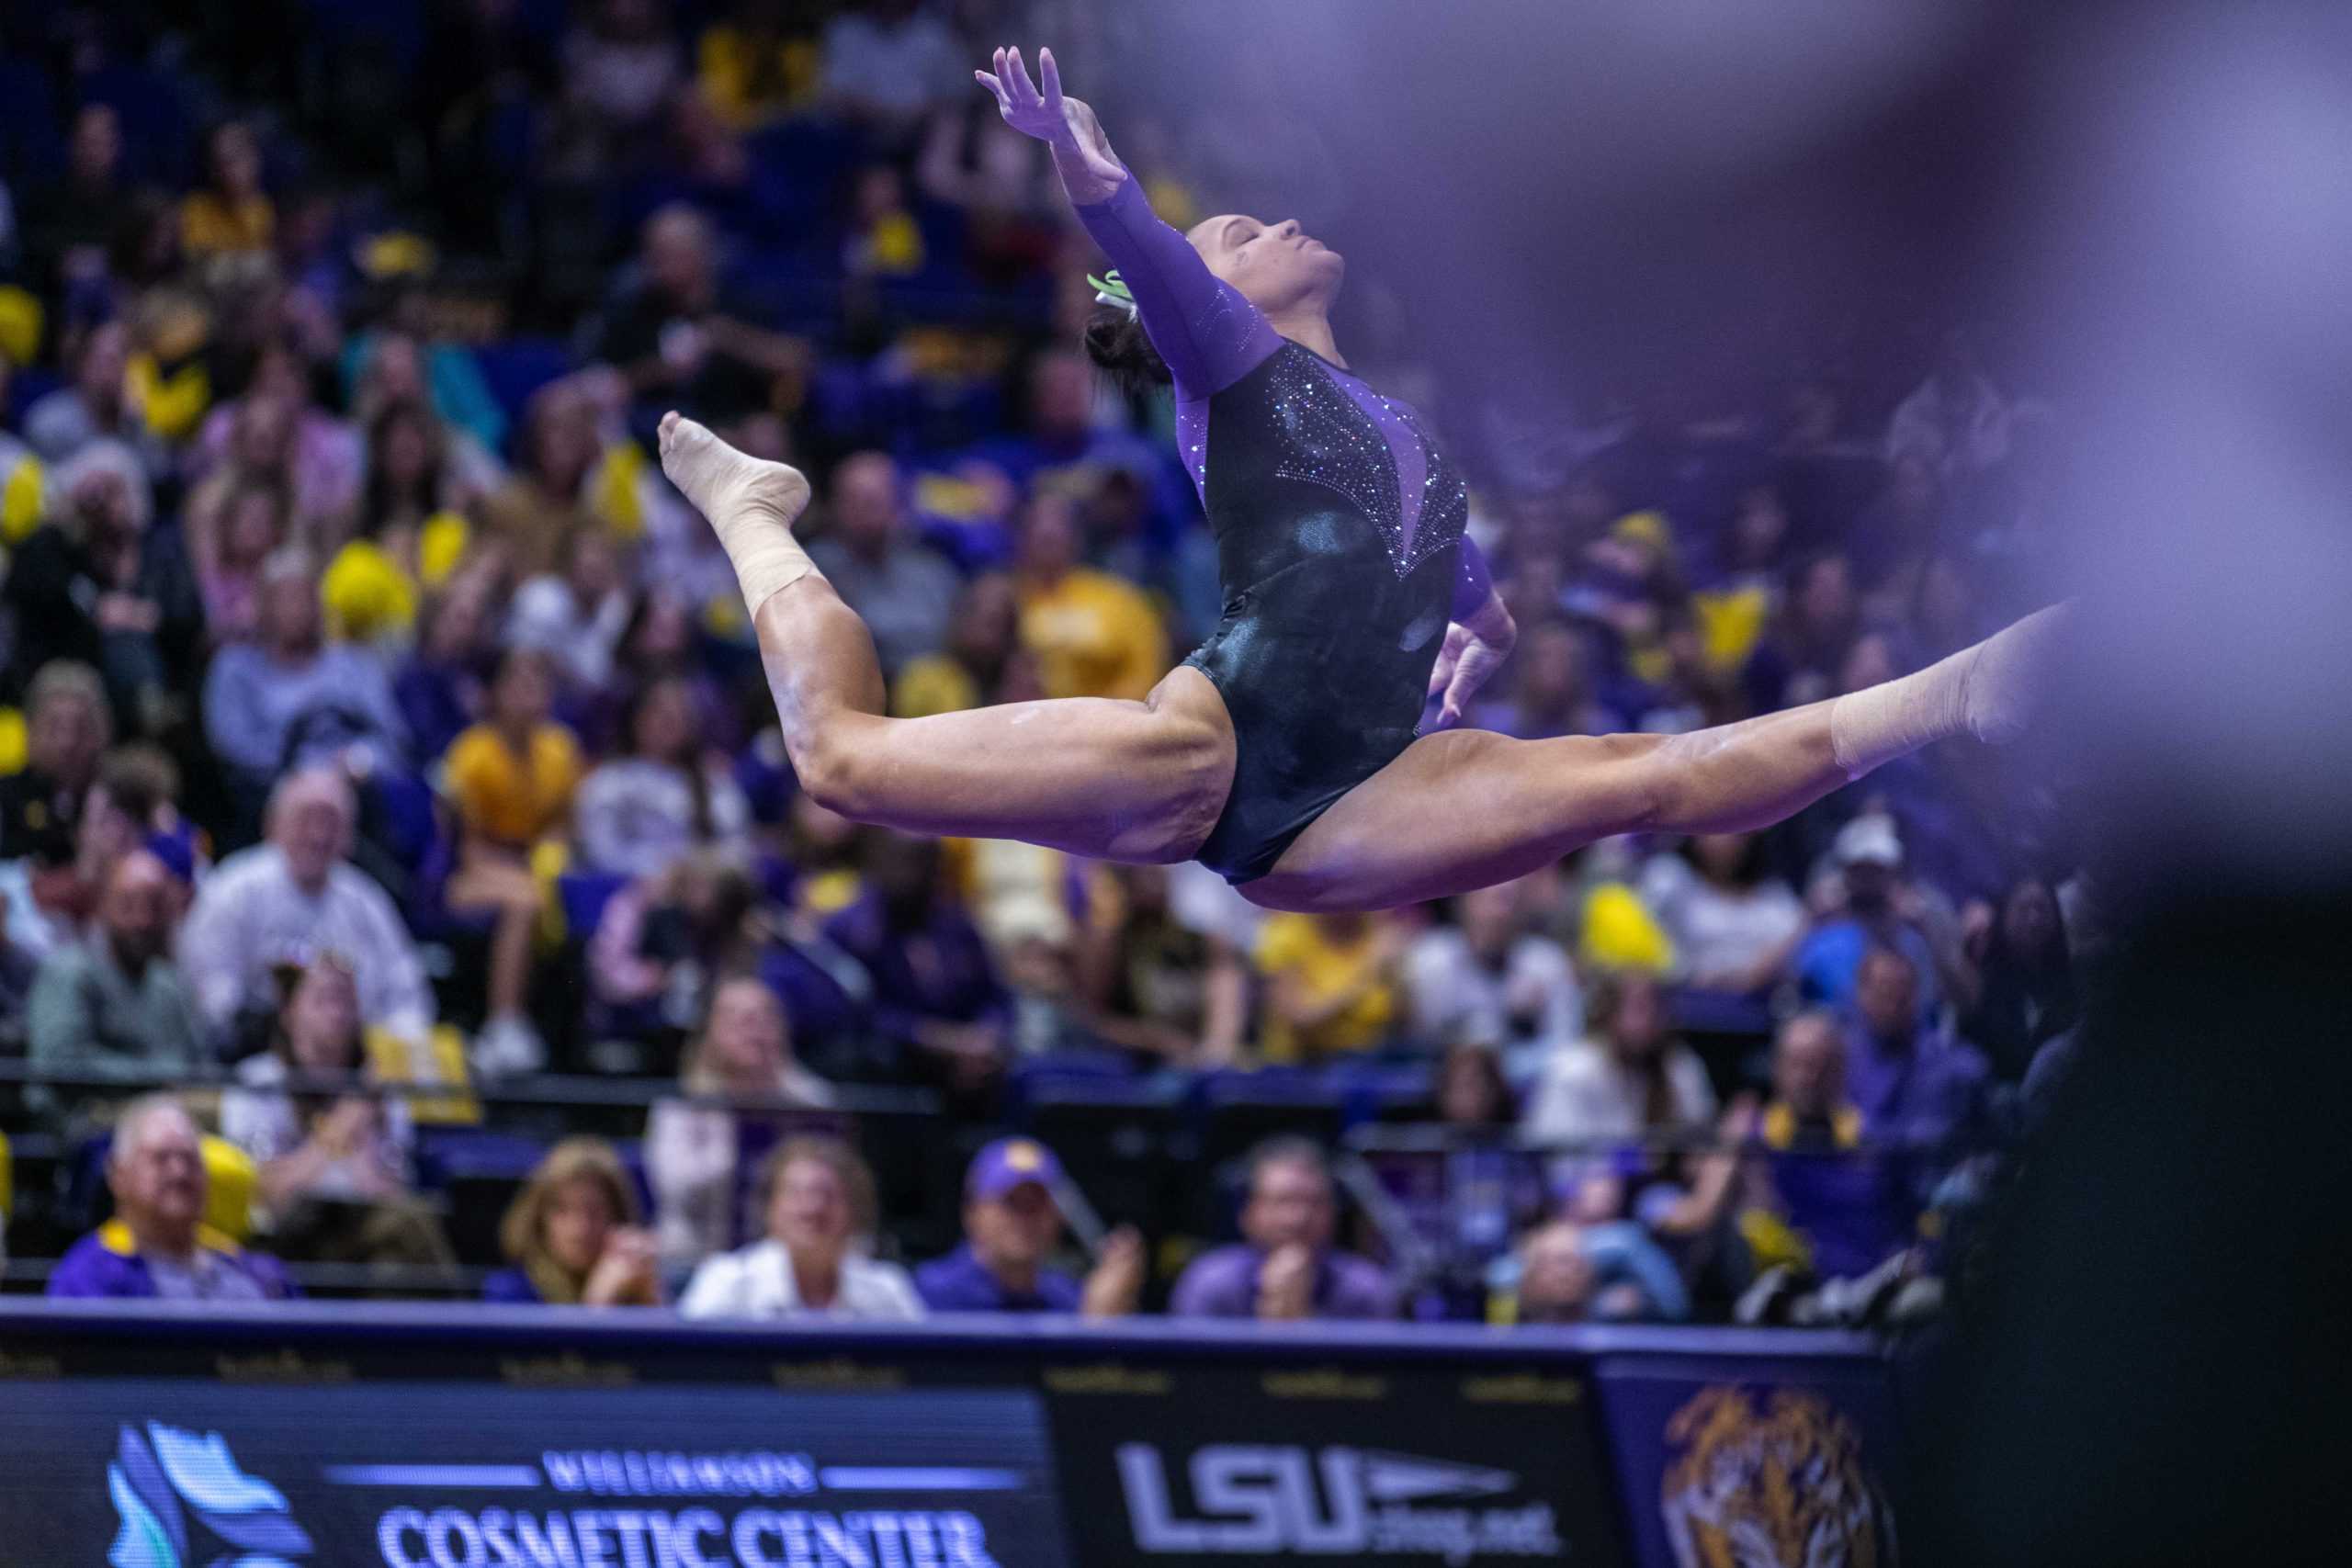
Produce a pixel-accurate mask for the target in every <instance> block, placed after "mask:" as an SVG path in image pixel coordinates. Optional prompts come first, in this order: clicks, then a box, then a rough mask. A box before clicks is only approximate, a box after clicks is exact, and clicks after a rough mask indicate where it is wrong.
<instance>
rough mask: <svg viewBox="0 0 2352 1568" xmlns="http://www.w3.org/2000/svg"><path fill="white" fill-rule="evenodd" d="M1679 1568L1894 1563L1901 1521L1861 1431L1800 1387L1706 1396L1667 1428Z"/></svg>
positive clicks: (1847, 1567) (1880, 1566)
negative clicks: (1877, 1479) (1869, 1463)
mask: <svg viewBox="0 0 2352 1568" xmlns="http://www.w3.org/2000/svg"><path fill="white" fill-rule="evenodd" d="M1666 1441H1667V1451H1668V1455H1669V1459H1668V1464H1667V1470H1666V1480H1665V1483H1664V1485H1663V1487H1662V1488H1661V1490H1662V1492H1663V1494H1664V1495H1662V1496H1661V1498H1660V1499H1659V1502H1660V1506H1661V1508H1662V1510H1663V1512H1664V1514H1665V1517H1666V1532H1667V1536H1668V1540H1671V1541H1672V1543H1673V1546H1674V1560H1675V1562H1677V1563H1678V1564H1679V1568H1894V1515H1893V1513H1892V1512H1891V1511H1890V1510H1889V1508H1888V1506H1887V1504H1886V1499H1885V1497H1884V1496H1883V1495H1881V1493H1880V1491H1879V1489H1878V1487H1877V1486H1876V1485H1874V1484H1873V1483H1872V1481H1871V1475H1870V1472H1869V1471H1868V1470H1866V1469H1865V1468H1864V1467H1863V1464H1862V1444H1861V1438H1860V1436H1859V1435H1858V1434H1857V1433H1856V1432H1855V1430H1854V1427H1853V1424H1852V1423H1851V1422H1849V1421H1848V1420H1847V1419H1846V1417H1845V1416H1842V1415H1840V1414H1839V1413H1838V1410H1837V1409H1836V1408H1835V1407H1833V1406H1832V1405H1831V1404H1829V1403H1828V1402H1827V1401H1826V1400H1825V1399H1823V1398H1822V1397H1821V1396H1820V1395H1818V1394H1815V1393H1804V1392H1803V1391H1800V1390H1795V1389H1769V1390H1766V1389H1757V1390H1749V1389H1743V1388H1738V1387H1715V1388H1708V1389H1702V1391H1700V1393H1699V1394H1698V1395H1697V1396H1696V1397H1695V1398H1693V1399H1692V1400H1691V1403H1690V1404H1686V1405H1684V1406H1683V1407H1682V1408H1681V1409H1679V1410H1678V1411H1676V1412H1675V1413H1674V1417H1673V1419H1672V1420H1670V1421H1668V1423H1667V1426H1666Z"/></svg>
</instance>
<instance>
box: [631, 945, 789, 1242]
mask: <svg viewBox="0 0 2352 1568" xmlns="http://www.w3.org/2000/svg"><path fill="white" fill-rule="evenodd" d="M678 1087H679V1088H680V1089H682V1090H683V1091H684V1098H683V1099H675V1100H671V1099H665V1100H656V1101H654V1103H653V1108H652V1110H651V1111H650V1113H649V1114H648V1116H647V1118H646V1123H645V1173H646V1178H647V1179H648V1181H649V1182H650V1184H651V1186H652V1188H653V1203H654V1231H655V1234H656V1235H657V1236H659V1238H660V1240H661V1247H662V1258H664V1259H665V1260H666V1261H667V1262H669V1263H671V1264H673V1265H681V1266H682V1265H684V1264H689V1263H694V1262H697V1261H699V1260H700V1259H702V1258H707V1257H709V1256H710V1255H711V1254H712V1253H714V1252H719V1251H723V1250H724V1249H726V1248H728V1247H733V1246H735V1245H736V1244H737V1242H738V1241H739V1240H740V1239H741V1237H742V1236H744V1235H748V1234H750V1231H751V1228H752V1224H753V1223H755V1222H756V1221H757V1219H758V1217H759V1211H758V1210H757V1209H755V1208H752V1207H750V1200H751V1197H752V1194H751V1193H749V1192H747V1191H746V1190H744V1183H743V1178H744V1176H745V1175H746V1174H747V1173H749V1172H751V1171H752V1170H755V1169H757V1168H758V1167H759V1164H760V1160H761V1158H762V1156H764V1155H765V1154H766V1152H767V1151H768V1150H769V1149H771V1148H773V1147H775V1145H776V1143H777V1142H778V1140H779V1139H781V1138H782V1137H783V1136H784V1135H785V1134H786V1133H787V1132H788V1131H789V1130H790V1129H791V1128H792V1127H794V1126H796V1125H805V1124H806V1122H807V1118H806V1117H797V1118H796V1117H793V1116H790V1115H785V1116H778V1115H776V1114H775V1112H776V1111H779V1110H790V1109H796V1108H797V1109H800V1110H823V1109H826V1108H828V1107H830V1106H831V1105H832V1103H833V1101H834V1093H833V1086H832V1085H831V1084H829V1083H827V1082H826V1081H825V1080H824V1079H822V1078H820V1077H818V1076H817V1075H816V1074H814V1073H812V1072H810V1071H809V1069H808V1068H806V1067H804V1066H801V1065H800V1064H799V1063H798V1062H797V1061H796V1060H795V1059H794V1058H793V1055H792V1031H791V1027H790V1024H789V1022H788V1021H787V1020H786V1017H785V1013H784V1006H783V1004H782V1002H781V1001H780V1000H779V999H778V998H777V997H776V994H775V992H774V991H773V990H770V989H769V988H768V986H767V984H766V982H765V981H763V980H762V979H760V978H759V977H758V976H752V975H738V976H734V977H732V978H730V979H728V980H725V981H722V982H721V983H720V984H719V986H718V989H716V990H715V991H713V992H712V993H711V998H710V1011H709V1015H708V1017H707V1019H705V1021H704V1022H703V1026H702V1029H701V1031H700V1032H699V1033H697V1034H696V1035H695V1039H694V1040H693V1041H692V1043H689V1044H688V1045H687V1047H686V1051H685V1056H684V1061H683V1062H682V1063H681V1065H680V1066H679V1071H678Z"/></svg>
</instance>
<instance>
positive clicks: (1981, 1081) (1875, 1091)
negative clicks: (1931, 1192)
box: [1846, 947, 1987, 1146]
mask: <svg viewBox="0 0 2352 1568" xmlns="http://www.w3.org/2000/svg"><path fill="white" fill-rule="evenodd" d="M1986 1075H1987V1069H1986V1067H1985V1058H1984V1057H1983V1056H1982V1055H1978V1054H1977V1052H1976V1050H1975V1048H1974V1047H1973V1046H1970V1045H1967V1044H1965V1043H1962V1042H1960V1041H1958V1040H1954V1039H1952V1038H1951V1036H1950V1035H1948V1034H1946V1033H1943V1032H1940V1031H1938V1030H1932V1029H1930V1028H1928V1025H1927V1024H1926V1023H1925V1022H1924V1021H1922V1018H1921V1015H1920V1010H1919V971H1918V968H1917V965H1916V964H1913V962H1912V961H1911V960H1910V959H1909V958H1907V957H1905V955H1904V954H1902V953H1898V952H1896V951H1895V950H1894V949H1893V948H1891V947H1874V948H1871V950H1870V951H1869V952H1868V953H1865V954H1863V957H1862V962H1861V965H1860V974H1859V976H1858V977H1857V979H1856V982H1855V987H1854V1005H1853V1010H1852V1016H1851V1021H1850V1023H1849V1028H1848V1031H1847V1037H1846V1085H1847V1091H1848V1093H1849V1094H1850V1095H1851V1096H1852V1097H1853V1101H1854V1103H1855V1105H1856V1106H1858V1107H1860V1111H1861V1113H1862V1125H1863V1126H1865V1127H1866V1128H1868V1129H1869V1130H1870V1134H1871V1137H1873V1138H1879V1139H1885V1140H1889V1141H1892V1142H1894V1143H1898V1144H1902V1145H1922V1146H1939V1145H1946V1144H1949V1143H1950V1142H1951V1140H1952V1139H1954V1138H1955V1137H1957V1136H1959V1135H1961V1134H1963V1133H1966V1132H1968V1131H1970V1130H1972V1129H1973V1126H1974V1124H1975V1121H1976V1118H1977V1115H1978V1113H1979V1111H1981V1109H1982V1097H1983V1093H1984V1088H1985V1077H1986Z"/></svg>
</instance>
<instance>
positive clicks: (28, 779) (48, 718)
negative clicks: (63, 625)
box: [0, 660, 114, 865]
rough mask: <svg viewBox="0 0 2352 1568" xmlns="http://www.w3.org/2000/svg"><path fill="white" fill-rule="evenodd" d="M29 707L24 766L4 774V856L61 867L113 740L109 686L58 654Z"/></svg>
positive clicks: (28, 698)
mask: <svg viewBox="0 0 2352 1568" xmlns="http://www.w3.org/2000/svg"><path fill="white" fill-rule="evenodd" d="M24 709H25V765H24V767H23V768H21V769H19V770H18V771H17V772H16V773H11V774H9V775H8V776H7V777H6V778H0V858H6V859H7V860H31V861H33V862H35V863H38V864H41V865H62V864H63V863H66V862H67V861H70V860H72V859H73V858H74V824H75V822H76V821H77V820H79V818H81V815H82V801H83V797H84V796H85V795H87V794H88V793H89V789H90V785H91V784H92V783H93V782H95V781H96V778H97V773H98V758H99V757H100V756H101V755H102V754H103V753H104V752H105V750H106V749H107V744H108V743H109V742H110V741H111V740H112V739H114V733H113V732H114V725H113V719H112V716H111V715H110V713H109V710H108V709H107V694H106V687H105V686H104V684H102V683H101V682H100V681H99V679H98V672H97V671H95V670H93V669H91V668H90V667H89V666H88V665H86V664H84V663H81V662H79V661H77V660H56V661H54V662H52V663H49V664H44V665H42V666H41V667H40V669H39V670H37V671H34V673H33V678H32V681H31V683H30V684H28V686H27V687H26V688H25V702H24Z"/></svg>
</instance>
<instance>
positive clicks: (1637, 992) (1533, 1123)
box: [1525, 972, 1715, 1145]
mask: <svg viewBox="0 0 2352 1568" xmlns="http://www.w3.org/2000/svg"><path fill="white" fill-rule="evenodd" d="M1590 1007H1591V1010H1592V1018H1593V1021H1594V1023H1595V1024H1596V1025H1597V1029H1598V1038H1597V1039H1587V1040H1581V1041H1578V1042H1577V1043H1574V1044H1572V1045H1566V1046H1563V1047H1562V1048H1560V1049H1559V1050H1558V1051H1555V1052H1554V1053H1553V1054H1552V1055H1551V1056H1550V1057H1549V1059H1547V1060H1546V1061H1545V1062H1544V1069H1543V1073H1542V1076H1541V1077H1539V1078H1538V1079H1537V1081H1536V1084H1535V1089H1534V1091H1533V1093H1532V1095H1531V1096H1530V1098H1529V1100H1528V1106H1527V1120H1526V1124H1525V1125H1526V1133H1527V1135H1528V1136H1529V1137H1530V1138H1532V1139H1533V1140H1535V1141H1536V1142H1538V1143H1543V1144H1549V1145H1595V1144H1605V1143H1630V1142H1633V1141H1635V1140H1638V1139H1640V1138H1642V1137H1644V1136H1645V1135H1649V1134H1676V1133H1692V1132H1701V1131H1704V1130H1705V1128H1706V1127H1707V1126H1708V1124H1709V1123H1710V1122H1713V1119H1714V1115H1715V1091H1714V1089H1713V1085H1711V1084H1710V1083H1709V1082H1708V1081H1707V1069H1706V1067H1705V1066H1703V1065H1702V1064H1701V1062H1700V1060H1699V1057H1698V1055H1697V1053H1695V1052H1693V1051H1692V1050H1691V1047H1690V1046H1688V1045H1686V1044H1684V1043H1682V1042H1680V1041H1679V1040H1677V1039H1676V1038H1675V1037H1674V1035H1673V1032H1672V1025H1671V1023H1670V1022H1669V1021H1668V1017H1667V1008H1666V995H1665V992H1664V990H1663V988H1662V987H1660V986H1659V984H1658V982H1657V978H1656V977H1655V976H1649V975H1644V974H1640V973H1635V972H1627V973H1624V974H1621V975H1615V976H1603V977H1602V978H1601V979H1600V980H1598V981H1596V982H1595V983H1594V984H1593V986H1592V987H1591V993H1590Z"/></svg>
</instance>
